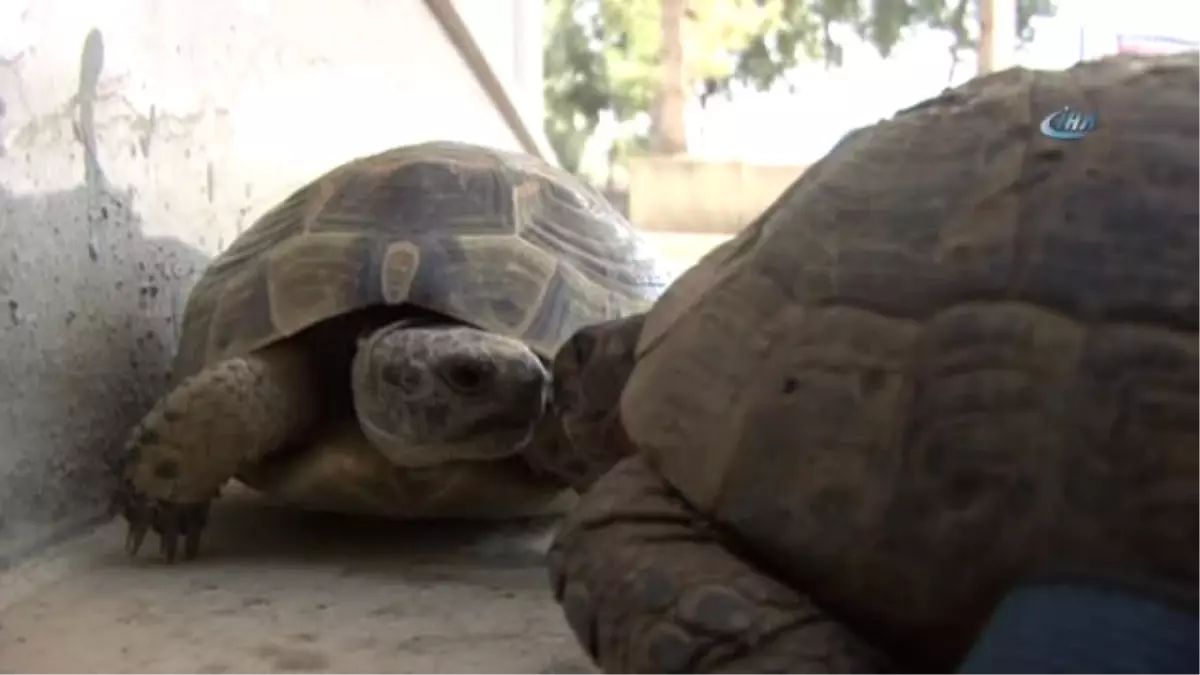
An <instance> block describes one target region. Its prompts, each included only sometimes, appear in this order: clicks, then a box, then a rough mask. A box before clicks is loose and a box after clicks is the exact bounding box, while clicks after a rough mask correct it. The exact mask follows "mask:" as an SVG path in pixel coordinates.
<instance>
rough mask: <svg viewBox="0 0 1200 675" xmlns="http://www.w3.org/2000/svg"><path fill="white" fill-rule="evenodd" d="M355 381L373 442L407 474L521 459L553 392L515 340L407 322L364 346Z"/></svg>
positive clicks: (537, 363)
mask: <svg viewBox="0 0 1200 675" xmlns="http://www.w3.org/2000/svg"><path fill="white" fill-rule="evenodd" d="M351 384H352V388H353V392H354V407H355V411H356V413H357V415H358V421H359V424H360V425H361V426H362V428H363V431H364V432H365V433H366V435H367V437H368V438H369V439H370V440H371V442H372V444H373V445H375V446H376V447H377V448H378V449H379V450H380V452H382V453H383V454H384V455H386V456H387V457H388V458H389V459H391V460H392V462H394V463H396V464H397V465H400V466H407V467H415V466H430V465H434V464H440V463H442V462H447V461H456V460H483V459H499V458H502V457H506V456H509V455H513V454H516V453H518V452H520V451H521V450H522V449H523V447H524V446H525V445H526V444H528V443H529V441H530V440H531V439H532V436H533V433H534V430H535V428H536V425H537V423H538V421H539V420H540V419H541V418H542V417H543V416H544V413H545V410H546V406H547V403H548V400H549V393H550V391H549V387H550V375H549V372H548V371H547V370H546V367H545V365H543V364H542V360H541V359H540V358H539V357H538V355H537V354H536V353H534V352H533V350H532V349H530V348H529V347H528V346H526V345H525V344H524V343H522V342H520V341H518V340H514V339H512V338H508V337H505V336H503V335H497V334H495V333H489V332H487V331H484V330H479V329H476V328H471V327H467V326H459V325H435V326H427V325H426V326H411V325H409V324H405V323H404V322H398V323H394V324H390V325H388V326H384V327H383V328H380V329H378V330H376V331H374V332H373V333H371V334H370V335H368V336H367V337H366V338H364V339H362V340H361V341H360V342H359V345H358V351H357V353H356V354H355V357H354V366H353V372H352V375H351Z"/></svg>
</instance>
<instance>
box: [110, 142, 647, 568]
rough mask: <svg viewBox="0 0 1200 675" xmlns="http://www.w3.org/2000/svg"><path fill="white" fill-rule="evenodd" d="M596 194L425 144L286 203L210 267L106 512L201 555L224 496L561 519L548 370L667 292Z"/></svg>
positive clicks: (522, 163) (524, 166)
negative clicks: (565, 348)
mask: <svg viewBox="0 0 1200 675" xmlns="http://www.w3.org/2000/svg"><path fill="white" fill-rule="evenodd" d="M664 269H665V268H663V267H661V265H660V263H659V262H658V259H657V258H656V257H655V255H654V252H653V250H652V249H651V248H649V247H648V246H647V244H646V243H645V241H644V240H643V239H642V238H641V237H640V235H638V234H637V233H636V232H635V231H634V229H633V228H632V227H631V225H630V224H629V222H628V221H627V220H626V219H625V218H624V217H623V216H622V215H621V214H620V213H618V212H617V211H616V210H615V209H614V208H613V207H612V206H611V205H610V204H609V203H608V202H607V201H606V200H604V198H603V197H601V196H600V195H599V194H598V193H597V192H596V191H595V190H593V189H592V188H590V187H587V186H585V185H584V184H583V183H581V182H580V181H578V180H577V179H575V178H574V177H572V176H571V175H570V174H568V173H566V172H564V171H562V170H560V169H557V168H554V167H552V166H550V165H548V164H546V163H545V162H543V161H541V160H538V159H535V158H533V157H530V156H526V155H521V154H518V153H512V152H506V151H501V150H496V149H491V148H486V147H482V146H477V145H470V144H465V143H458V142H449V141H438V142H426V143H421V144H416V145H411V146H406V147H399V148H395V149H391V150H388V151H386V152H381V153H379V154H375V155H373V156H368V157H362V158H358V159H355V160H352V161H349V162H347V163H345V164H343V165H341V166H339V167H337V168H334V169H333V170H331V171H329V172H328V173H326V174H325V175H323V176H320V177H319V178H317V179H315V180H313V181H312V182H310V183H309V184H307V185H306V186H304V187H301V188H300V189H298V190H297V191H296V192H294V193H293V194H291V195H290V196H289V197H287V198H286V199H285V200H283V201H282V202H281V203H280V204H278V205H277V206H276V207H275V208H273V209H272V210H270V211H269V212H268V213H266V214H265V215H263V216H262V217H261V218H260V219H258V220H257V221H256V222H255V223H254V224H253V225H252V226H251V227H250V228H249V229H247V230H246V231H245V232H244V233H242V234H241V235H240V236H239V237H238V238H237V239H236V240H235V241H234V242H233V243H232V245H231V246H230V247H229V248H228V249H227V250H225V251H224V252H223V253H222V254H221V255H220V256H219V257H217V258H216V259H215V260H214V261H213V262H212V263H211V264H210V265H209V266H208V268H207V269H206V271H205V272H204V274H203V275H202V277H201V278H200V279H199V281H198V282H197V284H196V285H195V287H194V289H193V290H192V292H191V293H190V294H189V298H188V302H187V305H186V307H185V309H184V313H183V320H182V330H181V336H180V341H179V347H178V353H177V355H176V358H175V361H174V365H173V377H174V378H175V382H174V384H173V386H172V387H171V389H170V391H169V392H168V393H167V394H166V395H165V396H163V397H162V398H161V399H160V400H159V401H158V403H157V404H156V405H155V406H154V407H153V408H152V409H151V410H150V411H149V412H148V413H147V414H146V416H145V417H144V418H143V419H142V421H141V422H140V423H139V424H138V425H137V427H136V429H135V430H134V431H133V433H132V434H131V440H130V441H129V444H128V448H127V452H126V453H125V455H124V461H123V462H122V463H121V464H122V465H121V469H120V486H119V488H118V490H117V492H116V496H115V499H114V508H115V509H116V510H120V511H123V512H124V515H125V517H126V520H127V521H128V523H129V531H128V539H127V542H126V543H127V549H128V552H129V553H130V554H131V555H136V553H137V551H138V549H139V547H140V546H141V544H142V542H143V540H144V538H145V536H146V534H147V532H148V531H149V529H150V528H153V529H155V531H156V532H158V533H159V535H160V539H161V550H162V553H163V555H164V556H165V557H166V559H167V560H168V561H173V560H174V559H175V558H176V556H177V552H178V549H179V541H180V538H181V537H182V539H183V542H184V549H185V550H184V554H185V556H187V557H193V556H195V555H196V554H197V551H198V547H199V544H200V535H201V531H202V530H203V528H204V526H205V524H206V522H207V514H208V509H209V504H210V503H211V502H212V500H213V499H214V498H215V497H216V496H217V495H218V492H219V491H220V489H221V488H222V486H223V485H225V484H226V483H227V482H228V481H229V480H230V479H232V478H235V477H236V478H237V479H238V480H239V481H240V482H242V483H245V484H246V485H248V486H249V487H251V488H253V489H255V490H257V491H259V492H261V493H263V494H265V495H267V496H268V497H270V498H272V499H274V500H276V501H279V502H282V503H284V504H288V505H293V506H297V507H302V508H306V509H317V510H324V511H332V512H342V513H351V514H356V513H365V514H373V515H380V516H387V517H394V518H508V517H518V516H531V515H537V514H543V513H555V512H561V510H562V509H564V508H566V507H567V506H569V505H570V503H571V500H572V499H573V493H571V492H570V490H569V489H568V488H567V486H566V485H565V484H564V483H563V482H562V481H561V480H559V479H557V478H556V477H554V476H553V475H551V474H549V473H546V472H545V471H542V470H539V468H538V464H537V461H538V457H539V453H540V452H541V450H539V448H545V447H547V446H548V445H553V442H554V439H553V436H552V435H547V434H541V433H537V432H536V430H537V429H538V428H542V427H544V426H545V425H541V427H539V425H537V422H538V420H539V418H540V417H541V416H542V415H543V414H544V413H545V412H546V410H547V403H548V396H549V393H550V386H549V379H548V378H549V371H548V368H547V366H548V364H549V362H550V359H551V358H552V357H553V355H554V353H555V351H556V350H557V349H558V347H559V346H560V345H561V344H562V343H563V341H564V340H565V339H566V338H567V337H568V336H570V335H571V334H572V333H574V332H576V331H577V330H578V329H579V328H580V327H582V326H585V325H588V324H591V323H596V322H602V321H606V320H610V319H615V318H619V317H622V316H625V315H628V314H631V313H637V312H640V311H642V310H644V309H645V308H646V307H648V306H649V303H650V302H651V301H652V300H653V299H654V298H656V297H657V295H658V294H659V293H661V291H662V290H663V288H664V287H665V285H666V281H665V279H666V276H665V274H666V273H665V271H664Z"/></svg>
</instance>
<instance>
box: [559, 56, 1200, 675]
mask: <svg viewBox="0 0 1200 675" xmlns="http://www.w3.org/2000/svg"><path fill="white" fill-rule="evenodd" d="M1197 89H1198V87H1197V56H1196V54H1194V53H1192V54H1183V55H1170V56H1155V57H1145V56H1142V57H1137V56H1124V55H1123V56H1116V57H1108V58H1104V59H1098V60H1094V61H1088V62H1083V63H1080V64H1077V65H1075V66H1073V67H1071V68H1069V69H1065V70H1058V71H1039V70H1027V69H1022V68H1015V69H1010V70H1006V71H1002V72H998V73H993V74H990V75H987V76H983V77H980V78H977V79H973V80H971V81H970V82H968V83H966V84H964V85H962V86H959V87H957V88H953V89H948V90H946V91H945V92H944V93H942V94H941V95H938V96H936V97H933V98H931V99H929V100H926V101H924V102H922V103H920V104H918V105H916V106H914V107H912V108H909V109H906V110H902V111H900V112H898V113H896V114H895V115H894V116H893V117H892V118H890V119H886V120H883V121H881V122H879V123H878V124H875V125H873V126H869V127H864V128H861V129H858V130H856V131H853V132H851V133H849V134H848V135H847V136H845V137H844V138H843V139H842V140H841V141H840V142H839V143H838V144H837V145H835V147H834V148H833V149H832V150H831V151H830V152H829V153H828V154H827V155H826V156H825V157H824V158H822V159H821V160H820V161H818V162H817V163H816V164H814V165H813V166H811V167H810V168H809V169H807V170H806V171H805V172H804V173H803V174H802V175H801V176H800V177H799V178H798V179H797V180H796V181H795V183H794V184H792V185H791V186H790V187H789V188H788V189H787V190H786V191H785V192H784V193H783V194H782V195H781V196H780V197H779V198H778V199H777V201H775V202H774V203H773V204H772V205H771V206H770V207H768V208H767V209H766V210H765V211H764V212H763V213H762V214H761V216H760V217H759V218H758V219H757V220H755V221H754V222H753V223H752V224H750V225H749V226H747V227H746V228H745V229H744V230H742V231H741V232H740V233H738V234H737V235H736V236H734V237H733V238H731V239H730V240H728V241H726V242H725V243H723V244H721V245H720V246H718V247H716V248H715V249H713V250H712V251H710V252H709V253H708V254H707V255H705V256H704V257H702V258H701V259H700V260H699V262H698V263H697V264H696V265H695V266H694V267H692V268H691V269H689V270H687V271H686V272H684V273H683V274H682V276H680V277H679V278H678V279H676V280H675V281H674V282H673V283H672V284H671V285H670V286H669V287H668V289H667V290H666V291H665V293H664V294H663V296H662V297H661V298H660V299H659V300H658V301H657V302H656V303H655V304H654V306H653V307H652V308H651V309H650V310H649V312H648V313H646V314H644V315H641V316H639V315H631V316H628V317H624V318H621V319H619V320H615V321H613V322H611V323H601V324H596V325H592V326H589V327H587V328H584V329H582V330H581V331H580V332H578V333H577V334H576V335H574V336H573V337H572V338H571V339H570V340H569V341H568V343H567V344H566V345H564V347H563V348H562V349H561V350H560V351H559V354H558V356H557V358H556V360H555V362H554V363H553V372H554V377H555V384H554V386H555V388H556V391H560V392H562V394H561V396H558V395H556V398H555V401H554V403H553V405H554V406H555V407H556V408H557V413H556V418H557V419H559V421H560V425H561V427H562V428H563V430H564V432H565V434H566V435H567V437H568V438H569V439H570V443H569V445H573V446H574V448H575V449H574V450H570V449H568V450H565V451H563V452H564V455H566V456H568V458H569V459H571V460H573V461H572V462H564V463H562V464H561V465H560V466H559V468H558V471H559V472H560V474H561V475H563V476H564V477H565V478H566V479H569V480H572V481H573V482H574V483H575V484H576V485H577V486H579V489H580V490H584V492H582V496H581V498H580V500H579V502H578V504H577V505H576V506H575V507H574V509H573V510H572V511H571V512H570V513H569V514H568V515H567V516H566V518H565V519H564V520H563V521H562V523H561V524H560V527H559V530H558V532H557V534H556V537H555V540H554V542H553V543H552V545H551V547H550V550H549V551H548V554H547V565H548V567H549V573H550V579H551V583H552V586H553V589H554V592H555V594H556V597H557V599H558V602H559V603H560V604H561V606H562V608H563V611H564V614H565V616H566V618H567V620H568V622H569V623H570V625H571V627H572V630H573V632H574V633H575V635H576V636H577V637H578V639H579V640H580V642H581V643H582V644H583V646H584V647H585V648H586V650H587V651H588V652H589V653H590V654H591V656H592V657H593V659H594V660H595V661H596V662H597V663H598V665H599V666H600V667H601V668H603V669H604V670H605V671H608V672H710V671H720V672H792V673H804V672H818V673H827V672H880V671H884V670H902V671H909V670H912V671H917V672H939V671H941V672H945V671H947V670H953V669H954V668H955V667H956V664H957V663H959V662H960V659H961V658H962V657H963V656H964V654H966V653H967V651H968V649H969V646H970V645H971V644H972V641H973V640H974V639H975V637H976V636H977V635H978V633H979V631H980V627H981V626H982V625H984V624H985V622H986V621H987V618H988V616H989V615H990V612H991V611H992V610H993V608H994V607H995V606H996V604H997V601H998V600H999V599H1000V598H1001V597H1002V596H1003V595H1004V593H1005V592H1006V591H1007V590H1008V589H1011V588H1014V587H1016V586H1017V585H1019V584H1025V583H1028V584H1034V583H1037V582H1038V581H1039V580H1042V581H1046V582H1047V583H1049V582H1050V581H1051V580H1054V579H1091V580H1093V581H1095V582H1096V583H1098V584H1101V585H1102V586H1103V587H1105V588H1110V587H1111V586H1109V584H1112V585H1114V586H1118V587H1127V588H1128V587H1139V588H1146V589H1153V590H1154V592H1155V593H1156V594H1158V597H1160V598H1162V599H1164V600H1165V601H1167V602H1178V603H1181V606H1182V608H1184V609H1185V610H1186V609H1189V608H1190V610H1191V611H1192V612H1195V610H1196V603H1197V562H1198V561H1197V548H1198V540H1197V539H1198V536H1197V532H1198V529H1200V524H1198V522H1197V511H1198V507H1200V502H1198V499H1197V470H1198V466H1197V451H1196V448H1197V444H1198V439H1197V424H1198V420H1197V404H1198V396H1197V366H1198V360H1197V296H1198V289H1197V277H1198V273H1197V270H1198V261H1197V244H1198V242H1197V219H1198V212H1197V201H1196V185H1197V180H1198V178H1200V170H1198V167H1197V156H1198V154H1200V152H1198V150H1200V148H1198V141H1197V117H1198V112H1200V111H1198V110H1197ZM1064 106H1067V107H1069V108H1070V110H1072V111H1074V112H1077V113H1079V114H1080V115H1081V117H1080V118H1078V119H1081V120H1086V119H1087V117H1086V116H1087V115H1094V116H1095V117H1093V118H1091V119H1092V122H1093V124H1094V126H1093V128H1092V130H1091V132H1090V134H1087V135H1085V136H1083V137H1082V138H1076V139H1074V140H1069V139H1062V138H1052V137H1050V136H1048V135H1044V134H1043V133H1041V130H1040V126H1041V122H1042V120H1043V119H1044V118H1045V117H1046V116H1049V115H1055V114H1059V113H1060V112H1061V111H1062V108H1063V107H1064ZM1060 121H1061V120H1060ZM1053 122H1054V120H1051V123H1050V124H1049V125H1048V126H1049V131H1050V132H1051V135H1053V132H1054V131H1055V130H1056V129H1057V130H1063V129H1064V128H1065V129H1067V130H1070V128H1069V127H1071V126H1074V130H1075V131H1079V132H1082V131H1087V127H1088V125H1086V124H1084V125H1062V124H1059V125H1057V126H1055V125H1054V124H1053ZM1079 135H1081V134H1076V136H1079ZM614 411H617V412H614ZM1127 585H1128V586H1127Z"/></svg>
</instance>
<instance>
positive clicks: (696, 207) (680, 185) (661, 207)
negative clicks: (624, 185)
mask: <svg viewBox="0 0 1200 675" xmlns="http://www.w3.org/2000/svg"><path fill="white" fill-rule="evenodd" d="M803 172H804V167H802V166H788V165H773V164H750V163H744V162H712V161H706V160H701V159H695V158H690V157H632V158H630V160H629V208H628V211H629V213H628V215H629V218H630V220H632V221H633V222H634V223H636V224H637V226H638V227H639V228H641V229H642V230H645V231H646V233H647V235H648V236H649V237H650V239H651V240H652V241H653V242H654V243H655V245H657V246H658V247H659V249H660V251H661V252H662V254H663V255H664V256H665V257H667V258H669V259H670V260H671V261H672V262H673V263H674V264H675V266H676V267H678V268H681V269H683V268H686V267H688V266H690V265H692V264H693V263H695V262H696V260H698V259H699V258H700V257H701V256H703V255H704V254H705V253H707V252H708V251H709V250H710V249H712V247H714V246H716V245H717V244H719V243H721V242H723V241H725V240H726V239H728V238H729V237H731V236H733V235H734V234H736V233H737V232H738V231H740V230H741V229H742V228H743V227H745V226H746V225H748V224H750V222H751V221H753V220H754V219H755V218H757V217H758V216H759V214H761V213H762V212H763V211H764V210H766V208H767V207H768V206H770V205H771V202H774V201H775V199H776V198H777V197H778V196H779V195H780V194H781V193H782V192H783V191H784V190H785V189H786V188H787V187H788V186H789V185H791V184H792V183H793V182H794V181H795V180H796V179H797V178H798V177H799V176H800V174H801V173H803Z"/></svg>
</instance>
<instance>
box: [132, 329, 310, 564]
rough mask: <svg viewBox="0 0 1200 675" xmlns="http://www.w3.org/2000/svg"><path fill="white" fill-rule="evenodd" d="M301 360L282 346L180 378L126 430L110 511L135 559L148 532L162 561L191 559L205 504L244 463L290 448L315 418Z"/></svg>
mask: <svg viewBox="0 0 1200 675" xmlns="http://www.w3.org/2000/svg"><path fill="white" fill-rule="evenodd" d="M318 390H319V388H318V387H317V386H316V385H315V384H314V381H313V374H312V371H311V369H310V365H309V363H308V361H307V359H306V357H305V354H304V353H303V352H302V351H301V350H299V349H296V348H295V347H293V346H291V345H287V344H283V345H277V346H274V347H271V348H268V349H266V350H263V351H261V352H258V353H255V354H250V355H248V356H243V357H236V358H231V359H227V360H225V361H221V362H219V363H216V364H214V365H212V366H210V367H208V368H206V369H204V370H202V371H200V372H199V373H196V374H195V375H192V376H191V377H188V378H187V379H185V380H183V381H182V382H181V383H179V385H178V386H176V387H175V388H174V389H173V390H172V391H170V392H169V393H168V394H167V395H166V396H164V397H163V398H162V399H161V400H160V401H159V402H158V404H157V405H155V406H154V408H152V409H151V410H150V412H149V413H147V414H146V416H145V417H144V418H143V419H142V421H141V423H140V424H138V426H137V427H136V428H135V429H134V431H133V434H132V436H131V440H130V442H129V445H128V448H127V454H126V456H125V458H124V460H123V464H122V469H121V481H120V486H119V487H118V490H117V494H116V495H115V497H114V504H113V505H114V508H117V509H120V510H122V511H123V512H124V515H125V518H126V520H128V521H129V535H128V539H127V542H126V549H127V551H128V552H129V554H130V555H135V554H136V553H137V551H138V549H139V548H140V547H141V544H142V541H143V540H144V539H145V537H146V533H147V532H148V531H149V530H150V529H151V528H153V529H154V530H155V531H156V532H158V533H159V536H160V537H161V539H162V552H163V555H164V556H165V557H166V559H167V560H168V562H171V561H173V560H174V559H175V555H176V550H177V546H178V540H179V537H180V536H183V538H184V555H185V557H188V558H191V557H194V556H195V555H196V553H197V551H198V549H199V545H200V533H201V531H202V530H203V528H204V525H205V522H206V520H207V514H208V505H209V503H210V502H211V501H212V500H213V499H214V498H215V497H216V496H217V493H218V492H219V491H220V489H221V487H222V486H223V485H224V484H225V483H226V482H227V481H228V480H229V479H230V478H232V477H233V476H234V475H235V474H236V473H237V472H238V470H239V469H240V468H241V467H242V466H244V465H245V463H250V462H256V461H258V460H259V459H261V458H262V457H263V456H264V455H266V454H267V453H270V452H272V451H274V450H276V449H278V448H280V447H283V446H284V445H285V444H287V443H288V442H289V441H293V440H296V439H297V438H298V437H299V436H300V435H301V434H303V433H304V432H305V431H307V429H308V427H309V425H310V424H311V422H312V421H313V419H314V418H315V414H316V412H317V399H316V393H317V391H318Z"/></svg>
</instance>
